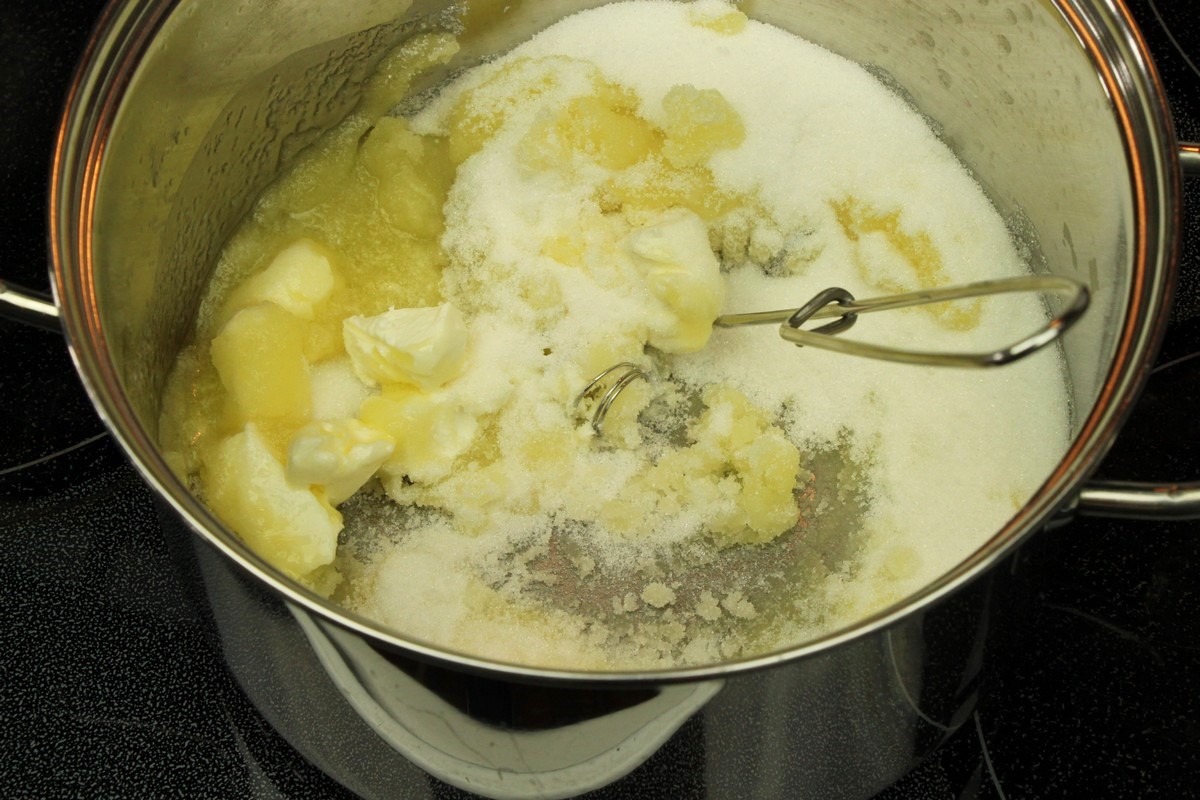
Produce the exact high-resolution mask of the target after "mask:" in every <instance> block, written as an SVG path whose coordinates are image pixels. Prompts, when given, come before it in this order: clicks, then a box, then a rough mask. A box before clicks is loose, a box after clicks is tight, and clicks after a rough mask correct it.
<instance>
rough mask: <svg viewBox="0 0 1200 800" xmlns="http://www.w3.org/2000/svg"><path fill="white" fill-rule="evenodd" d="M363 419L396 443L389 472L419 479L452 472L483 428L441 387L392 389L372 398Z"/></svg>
mask: <svg viewBox="0 0 1200 800" xmlns="http://www.w3.org/2000/svg"><path fill="white" fill-rule="evenodd" d="M360 418H361V419H362V421H363V422H364V423H365V424H366V425H369V426H371V427H372V428H376V429H378V430H381V431H385V432H387V434H388V435H389V436H391V437H392V439H393V440H394V441H395V443H396V449H395V452H394V453H393V454H392V456H391V458H389V459H388V461H387V462H386V463H385V464H384V467H383V469H384V472H385V473H388V474H393V475H405V476H407V477H409V478H411V479H412V480H414V481H419V482H431V481H436V480H439V479H441V478H444V477H445V476H446V475H448V474H449V473H450V470H451V469H452V468H453V466H454V462H455V460H456V459H457V458H458V457H459V456H460V455H462V454H463V453H464V452H466V451H467V449H468V448H469V447H470V446H471V443H472V442H473V441H474V440H475V434H476V433H477V431H478V429H479V423H478V420H476V419H475V417H473V416H472V415H470V414H467V413H465V412H463V411H462V410H461V409H460V408H459V407H458V405H457V404H456V403H454V402H453V401H452V400H450V399H449V398H447V397H445V396H444V394H442V393H436V392H435V393H433V394H423V393H421V392H417V391H413V390H387V391H385V392H384V393H383V394H381V395H377V396H375V397H370V398H367V400H366V401H365V402H364V403H363V405H362V411H361V413H360Z"/></svg>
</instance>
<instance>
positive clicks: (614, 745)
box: [162, 513, 990, 800]
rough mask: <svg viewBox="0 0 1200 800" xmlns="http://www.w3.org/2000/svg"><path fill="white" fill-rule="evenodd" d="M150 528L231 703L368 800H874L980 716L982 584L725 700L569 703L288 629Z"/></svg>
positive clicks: (257, 588) (715, 694)
mask: <svg viewBox="0 0 1200 800" xmlns="http://www.w3.org/2000/svg"><path fill="white" fill-rule="evenodd" d="M162 516H163V524H164V528H166V529H167V530H168V535H169V536H171V537H172V538H173V539H174V540H175V543H176V547H175V548H174V550H175V552H177V553H184V554H185V558H186V559H189V560H191V562H192V563H190V564H186V565H185V569H187V570H189V571H190V572H192V573H193V574H198V575H199V576H200V577H199V580H200V582H201V583H202V585H203V587H204V593H205V594H206V600H205V601H204V603H203V604H204V605H205V606H207V607H210V608H211V609H212V614H213V617H214V620H215V622H216V628H217V630H218V632H219V635H220V638H221V647H222V650H223V653H224V656H225V659H226V660H227V661H228V663H229V665H230V667H231V669H232V671H233V673H234V675H235V676H237V678H238V680H239V682H240V683H241V685H242V688H243V689H244V690H245V691H246V693H247V694H248V695H249V696H250V698H251V700H252V701H253V702H254V704H255V705H256V706H257V707H258V708H259V710H261V711H262V712H263V714H264V716H266V718H267V719H268V720H269V721H270V722H271V724H272V725H273V726H274V727H275V728H276V729H277V730H279V731H280V732H281V733H282V734H283V735H284V737H285V738H286V739H287V740H288V741H289V742H290V743H291V744H292V745H293V746H294V747H296V748H297V749H298V750H299V751H300V752H301V753H303V754H304V755H305V756H306V757H307V758H308V759H309V760H311V761H312V762H313V763H314V764H316V765H318V766H319V767H321V768H322V769H323V770H325V771H326V772H327V773H328V774H330V775H331V776H333V777H334V778H336V779H337V780H339V781H340V782H341V783H343V784H344V785H346V786H347V787H349V788H350V789H352V790H354V791H355V792H357V793H359V794H361V795H362V796H364V797H379V798H385V797H412V798H418V797H436V796H439V795H438V793H437V789H436V787H437V785H438V782H439V781H440V782H445V783H448V784H451V785H453V786H457V787H459V788H461V789H464V790H468V791H471V792H473V793H476V794H480V795H482V796H484V797H493V798H522V799H524V798H530V799H532V798H538V799H539V800H541V799H548V798H560V797H573V796H576V795H578V794H579V793H581V792H584V791H589V790H593V789H601V788H603V787H609V786H611V791H612V793H613V794H612V795H611V796H642V797H651V798H652V797H670V796H674V795H672V794H671V792H672V791H674V789H675V788H677V787H678V785H679V784H678V781H679V780H680V779H681V777H680V776H683V775H688V776H690V777H689V778H688V779H689V780H694V781H697V782H698V786H700V787H703V790H702V791H703V795H702V796H706V797H755V798H780V799H781V800H783V799H785V798H786V800H792V798H808V797H811V798H833V797H848V798H862V797H869V796H871V795H873V794H875V793H876V792H878V791H880V790H881V789H883V788H884V787H886V786H889V785H891V784H892V783H894V782H895V781H896V780H897V779H898V778H899V777H900V776H902V775H903V774H904V773H905V772H907V771H908V770H909V769H911V768H912V767H913V766H914V765H915V764H916V763H917V762H918V761H919V760H920V759H921V757H923V756H924V755H925V754H926V753H928V752H929V751H930V750H931V749H933V747H935V746H936V745H937V744H938V743H939V742H941V741H942V740H943V739H944V738H946V737H947V736H949V735H950V734H951V733H953V732H954V730H956V729H957V728H958V726H960V725H961V724H962V723H963V721H964V720H966V719H967V717H968V716H969V715H970V712H971V710H972V709H973V708H974V705H975V699H976V691H977V688H978V685H977V682H978V678H979V669H980V656H981V651H982V646H983V641H984V637H985V634H986V619H987V601H988V597H989V596H990V584H989V582H988V581H987V580H984V581H979V582H976V583H975V584H972V586H970V587H968V588H967V589H966V590H964V591H962V592H959V593H958V594H956V595H955V596H954V597H953V598H951V599H950V600H949V601H947V602H945V603H943V604H941V605H939V606H937V607H935V608H933V609H930V610H929V611H928V612H927V613H924V614H918V615H915V616H912V617H910V618H908V619H906V620H905V621H904V622H903V623H901V624H900V625H897V626H895V627H894V628H892V629H890V630H888V631H885V632H884V633H882V634H881V635H878V636H871V637H867V638H865V639H859V640H857V641H855V642H853V643H851V644H849V645H847V646H843V647H840V648H837V649H835V650H833V651H830V652H828V653H825V654H822V655H821V656H819V657H816V658H810V659H806V660H801V661H798V662H793V663H790V664H786V665H783V666H780V667H776V668H772V669H769V670H763V671H759V672H754V673H751V674H746V675H738V676H735V677H731V678H727V679H724V680H720V681H702V682H697V683H682V684H664V685H653V684H638V685H627V686H616V687H611V686H610V687H602V686H594V687H586V686H585V687H582V688H579V687H569V686H563V685H554V684H539V683H536V682H534V683H530V682H526V681H519V680H509V679H503V678H498V677H496V676H494V675H493V676H486V675H475V674H472V673H468V672H463V671H461V670H457V669H448V668H446V667H443V666H440V665H437V664H434V663H430V662H421V661H415V660H412V659H409V658H408V657H406V656H404V655H401V654H399V653H396V652H394V651H388V650H383V649H377V648H375V647H373V646H372V645H371V644H369V643H368V641H367V640H366V639H364V638H362V637H359V636H356V635H354V634H350V633H348V632H346V631H344V630H341V629H339V628H337V627H336V626H333V625H331V624H330V623H327V622H323V621H317V620H316V619H315V618H313V617H312V616H310V615H309V614H307V612H304V611H302V610H299V609H294V608H293V609H290V610H289V608H288V606H286V605H285V604H284V603H283V602H282V601H281V600H280V599H279V598H278V597H275V596H273V595H272V594H271V593H270V592H268V591H266V590H264V588H263V587H262V586H261V585H260V584H259V583H258V582H257V581H255V580H253V579H251V578H249V577H248V576H247V575H245V573H244V572H243V571H241V570H240V569H238V568H236V567H235V566H233V565H232V564H231V563H230V562H229V560H228V559H226V558H224V557H223V556H221V555H220V554H218V553H217V552H215V551H214V550H213V549H212V548H211V547H210V546H209V545H207V544H206V543H204V542H202V541H201V540H199V539H198V538H197V537H195V536H193V535H191V534H190V533H189V532H188V531H187V530H186V528H185V527H184V526H183V525H181V524H180V523H179V522H178V521H176V520H175V519H174V518H173V516H171V515H170V514H169V513H164V514H163V515H162ZM417 765H420V767H421V768H418V766H417ZM422 768H423V769H422ZM665 774H669V775H672V776H674V777H668V778H666V779H664V775H665ZM627 792H632V793H633V794H632V795H628V794H622V793H627ZM699 794H700V793H698V795H699ZM599 796H606V795H604V794H600V795H599Z"/></svg>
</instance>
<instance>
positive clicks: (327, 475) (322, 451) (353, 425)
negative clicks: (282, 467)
mask: <svg viewBox="0 0 1200 800" xmlns="http://www.w3.org/2000/svg"><path fill="white" fill-rule="evenodd" d="M395 449H396V444H395V442H394V441H393V440H392V437H391V436H389V435H388V434H386V433H384V432H382V431H379V430H376V429H374V428H371V427H369V426H367V425H364V424H362V423H361V422H359V421H358V420H356V419H341V420H324V421H322V422H314V423H312V424H310V425H307V426H305V427H304V428H301V429H300V430H299V431H298V432H297V433H296V435H295V436H293V437H292V441H291V443H290V444H289V445H288V462H287V479H288V481H289V482H290V483H291V484H292V485H293V486H313V485H317V486H322V487H324V489H325V495H326V497H327V499H328V500H329V502H330V503H332V504H333V505H337V504H338V503H341V502H344V501H346V500H348V499H349V498H350V496H351V495H352V494H354V493H355V492H357V491H358V490H359V489H361V488H362V487H363V484H365V483H366V482H367V481H368V480H370V479H371V476H372V475H374V474H375V471H376V470H378V469H379V467H380V466H381V465H382V464H383V462H384V461H387V460H388V458H390V457H391V455H392V452H393V451H394V450H395Z"/></svg>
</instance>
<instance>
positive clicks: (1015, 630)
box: [0, 0, 1200, 800]
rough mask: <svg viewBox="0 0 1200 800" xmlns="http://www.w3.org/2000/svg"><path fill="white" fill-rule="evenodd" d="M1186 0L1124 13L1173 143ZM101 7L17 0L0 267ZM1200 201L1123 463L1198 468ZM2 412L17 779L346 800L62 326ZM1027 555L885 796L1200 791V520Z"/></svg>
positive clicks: (29, 269) (27, 237)
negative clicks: (966, 714) (178, 545)
mask: <svg viewBox="0 0 1200 800" xmlns="http://www.w3.org/2000/svg"><path fill="white" fill-rule="evenodd" d="M1171 3H1172V5H1170V6H1168V5H1167V3H1166V0H1157V2H1151V0H1133V1H1132V2H1130V6H1131V8H1132V10H1133V11H1134V14H1135V16H1137V18H1138V19H1139V21H1140V23H1141V25H1142V28H1143V32H1144V33H1145V35H1146V37H1147V39H1148V41H1149V42H1150V45H1151V48H1152V50H1153V51H1154V53H1155V55H1156V60H1157V61H1158V64H1159V68H1160V70H1161V72H1162V73H1163V76H1164V80H1165V82H1166V84H1167V91H1168V94H1169V95H1170V96H1171V99H1172V103H1173V106H1174V108H1175V113H1176V124H1177V127H1178V129H1179V133H1180V137H1181V138H1183V139H1189V140H1193V141H1200V71H1198V69H1197V64H1196V63H1194V62H1195V61H1200V22H1198V21H1196V20H1195V19H1194V18H1191V17H1193V16H1194V12H1190V11H1182V10H1180V9H1182V8H1183V7H1184V6H1185V5H1189V4H1185V3H1181V2H1176V0H1171ZM102 5H103V4H102V3H101V2H99V1H98V0H86V2H85V0H74V2H73V3H72V4H71V5H70V6H69V7H59V6H57V5H56V4H50V3H42V2H24V0H21V1H18V0H5V2H4V3H2V4H0V64H2V67H0V82H2V83H0V86H2V87H3V88H2V91H0V103H2V106H0V107H2V108H3V112H4V113H3V117H2V118H0V142H2V143H3V145H4V146H3V149H2V151H0V152H3V153H5V155H6V158H4V159H3V162H2V165H0V170H2V171H3V175H4V181H3V185H2V186H0V202H2V203H3V217H2V219H3V222H0V236H2V237H3V238H2V239H0V241H2V242H3V248H2V249H0V253H2V254H3V259H2V261H0V275H2V276H3V277H4V278H5V279H7V280H10V281H13V282H16V283H22V284H25V285H32V286H34V287H38V286H40V287H43V288H44V287H45V286H46V285H47V279H46V277H45V275H46V256H45V222H44V217H45V212H44V207H45V193H46V176H47V174H48V170H49V160H50V150H51V143H52V137H53V135H54V129H55V124H56V116H57V113H58V108H59V105H60V102H61V99H62V94H63V92H64V90H65V87H66V85H67V82H68V80H69V77H70V71H71V69H72V67H73V65H74V62H75V59H76V58H77V55H78V53H79V52H80V51H81V50H82V48H83V45H84V43H85V40H86V37H87V34H88V29H89V27H90V25H91V23H92V21H93V20H94V19H95V18H96V16H97V14H98V13H99V10H100V8H101V7H102ZM1189 54H1190V56H1191V59H1189ZM1186 200H1187V219H1186V222H1187V238H1186V240H1185V246H1184V254H1183V259H1184V265H1185V266H1184V274H1183V275H1182V277H1181V281H1180V288H1179V301H1178V302H1177V306H1176V310H1175V313H1174V315H1173V322H1172V327H1171V329H1170V331H1169V333H1168V338H1167V341H1166V344H1165V346H1164V350H1163V353H1162V355H1161V357H1160V359H1159V362H1158V363H1159V368H1158V370H1157V372H1156V373H1155V375H1154V376H1153V378H1152V379H1151V382H1150V384H1149V386H1148V388H1147V390H1146V393H1145V396H1144V398H1143V400H1142V402H1141V404H1140V406H1139V408H1138V409H1137V411H1136V413H1135V415H1134V418H1133V419H1132V420H1131V421H1130V423H1129V425H1128V426H1127V428H1126V430H1125V431H1124V433H1123V434H1122V437H1121V439H1120V441H1119V443H1118V446H1117V448H1116V449H1115V451H1114V452H1113V453H1112V454H1111V456H1110V457H1109V458H1108V460H1107V461H1106V462H1105V464H1104V467H1103V469H1102V474H1104V475H1106V476H1110V477H1120V478H1130V479H1145V480H1150V479H1164V480H1186V479H1189V478H1192V479H1195V478H1200V448H1197V447H1196V446H1195V443H1196V442H1200V415H1196V414H1194V413H1193V405H1194V403H1196V402H1197V401H1198V400H1200V186H1196V185H1195V183H1193V185H1191V186H1189V187H1188V188H1187V190H1186ZM0 420H3V423H2V424H3V427H4V435H3V436H2V437H0V543H2V545H3V548H4V550H3V553H4V558H3V561H2V566H0V720H2V723H0V795H3V796H5V797H10V796H39V797H40V796H54V797H61V796H74V797H88V798H92V797H113V796H121V797H160V796H185V797H223V798H232V797H263V798H271V797H277V798H300V797H325V798H344V797H347V796H348V793H347V792H346V791H345V790H344V789H342V788H341V787H340V786H338V785H337V784H335V783H334V782H333V781H332V780H330V779H329V778H327V777H325V776H324V775H322V774H321V773H320V772H319V771H318V770H317V769H316V768H315V767H313V766H311V765H310V764H308V762H306V761H305V760H304V759H303V758H302V757H301V756H299V755H298V754H297V753H296V752H295V751H294V750H292V749H291V747H290V746H289V745H288V744H287V743H286V742H284V741H283V740H282V739H281V738H280V737H279V735H278V734H276V733H275V732H274V731H273V730H272V729H271V728H270V726H269V725H268V724H267V723H266V722H265V721H264V720H263V719H262V717H261V716H260V715H259V714H258V713H257V712H256V711H255V709H254V708H253V707H252V706H251V705H250V703H249V701H248V700H247V699H246V698H245V696H244V695H243V694H242V693H241V691H240V690H239V688H238V687H237V685H236V683H235V681H234V679H233V678H232V676H231V675H230V674H229V673H228V672H227V670H226V669H225V667H224V664H223V662H222V660H221V656H220V653H219V652H218V649H217V646H216V645H215V644H214V640H213V637H212V635H211V633H210V631H209V630H208V629H207V627H206V623H205V622H204V621H203V620H202V619H201V618H200V617H199V616H197V615H196V614H194V613H193V612H192V611H191V609H190V606H189V605H188V603H187V601H186V600H185V597H184V594H183V590H182V588H181V586H180V584H179V581H178V579H177V578H176V577H175V572H174V568H173V566H172V563H171V561H170V559H169V558H168V555H167V552H166V549H165V546H164V544H163V542H162V540H161V539H160V537H159V535H158V527H157V525H158V523H157V518H156V516H155V511H154V509H153V507H152V503H151V499H150V494H149V491H148V490H147V489H146V488H145V487H144V486H143V484H142V483H141V481H140V480H139V478H138V477H137V475H136V474H135V473H134V471H133V470H132V468H131V467H129V466H128V465H127V464H126V463H125V461H124V459H123V458H122V456H121V455H120V454H119V452H118V451H117V448H116V446H115V445H114V444H113V443H112V442H111V441H110V440H109V437H108V436H107V435H106V434H105V432H104V428H103V426H102V424H101V423H100V422H99V420H98V419H97V417H96V415H95V413H94V412H93V411H92V408H91V406H90V404H89V403H88V401H87V398H86V396H85V395H84V393H83V390H82V389H81V388H80V387H79V385H78V382H77V380H76V378H75V375H74V371H73V369H72V366H71V364H70V360H69V358H68V356H67V353H66V350H65V347H64V345H63V341H62V339H61V338H60V337H59V336H57V335H56V334H51V333H46V332H43V331H39V330H34V329H30V328H25V327H22V326H20V325H17V324H15V323H11V322H8V321H6V320H0ZM1010 568H1011V570H1012V571H1013V577H1014V580H1012V581H1007V582H1004V583H1002V584H1001V585H1002V586H1003V587H1004V588H1003V589H1002V591H1003V592H1004V596H1003V597H1001V598H1000V602H998V603H997V604H996V607H997V608H999V609H1001V611H1000V613H999V614H998V615H997V618H996V620H995V622H994V625H993V630H992V636H991V638H990V640H989V645H988V647H989V650H988V654H987V665H988V667H987V673H986V679H985V683H984V686H983V693H982V695H981V699H980V704H979V708H978V710H977V712H976V713H975V714H974V716H973V717H972V718H971V719H970V720H969V721H968V722H967V724H966V725H964V726H963V728H962V729H961V730H960V731H959V732H958V733H957V734H955V735H954V736H953V737H952V738H951V739H950V740H949V742H947V743H946V744H945V745H944V746H943V747H942V748H941V749H939V750H938V751H937V752H936V753H935V754H934V755H933V756H932V757H931V758H929V759H928V760H927V761H926V762H925V763H924V764H923V765H921V766H920V767H918V768H917V769H916V770H915V771H914V772H912V773H911V774H909V775H908V776H907V777H905V778H904V779H903V780H901V781H900V783H898V784H897V785H896V786H894V787H892V788H891V789H889V790H887V791H886V792H884V794H883V795H882V796H883V797H886V798H889V800H903V799H905V798H942V797H947V798H948V797H963V798H1016V797H1073V796H1083V795H1090V796H1092V797H1105V798H1107V797H1151V796H1165V797H1184V796H1200V777H1198V776H1200V523H1196V522H1175V523H1167V522H1122V521H1105V520H1091V519H1078V520H1075V521H1074V522H1073V523H1072V524H1070V525H1067V526H1065V527H1063V528H1061V529H1057V530H1053V531H1045V532H1042V533H1040V534H1039V535H1037V536H1034V537H1033V538H1032V540H1031V541H1030V542H1029V543H1028V544H1027V545H1026V546H1024V547H1023V548H1022V550H1021V551H1020V552H1019V553H1018V554H1017V556H1016V557H1015V558H1014V559H1013V560H1012V561H1011V564H1010ZM438 796H445V797H458V796H460V794H459V793H458V792H457V790H453V789H450V788H449V787H446V791H445V792H442V793H440V794H439V795H438Z"/></svg>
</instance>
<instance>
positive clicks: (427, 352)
mask: <svg viewBox="0 0 1200 800" xmlns="http://www.w3.org/2000/svg"><path fill="white" fill-rule="evenodd" d="M342 334H343V339H344V340H345V344H346V352H347V353H348V354H349V355H350V360H351V362H352V363H353V364H354V371H355V373H356V374H357V375H358V377H359V378H360V379H361V380H362V381H363V382H364V383H366V384H367V385H368V386H380V385H383V384H388V383H401V384H411V385H413V386H416V387H418V388H419V389H421V390H422V391H426V392H428V391H432V390H433V389H436V388H438V387H439V386H442V385H443V384H445V383H447V382H449V381H451V380H453V379H454V378H456V377H457V376H458V375H459V373H460V372H461V371H462V366H463V361H464V360H465V358H466V350H467V325H466V322H465V321H464V320H463V316H462V314H461V313H460V312H459V310H458V309H457V308H455V307H454V306H453V305H451V304H449V303H443V304H442V305H440V306H435V307H433V308H396V309H392V310H391V311H385V312H384V313H382V314H376V315H375V316H373V317H360V316H354V317H349V318H348V319H346V321H345V322H344V323H343V326H342Z"/></svg>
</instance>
